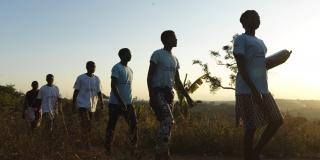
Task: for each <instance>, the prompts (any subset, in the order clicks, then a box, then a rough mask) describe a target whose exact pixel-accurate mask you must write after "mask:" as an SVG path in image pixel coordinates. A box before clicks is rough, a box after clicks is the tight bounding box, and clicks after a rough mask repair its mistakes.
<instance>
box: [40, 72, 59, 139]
mask: <svg viewBox="0 0 320 160" xmlns="http://www.w3.org/2000/svg"><path fill="white" fill-rule="evenodd" d="M46 81H47V84H46V85H44V86H42V87H41V88H40V90H39V93H38V96H37V104H38V105H40V107H41V113H42V121H43V125H44V130H43V131H44V134H46V135H47V136H49V137H48V139H51V138H52V133H53V129H54V120H55V118H56V116H58V111H59V110H60V111H61V108H60V107H61V95H60V92H59V88H58V87H57V86H56V85H54V84H53V81H54V76H53V75H52V74H48V75H47V76H46Z"/></svg>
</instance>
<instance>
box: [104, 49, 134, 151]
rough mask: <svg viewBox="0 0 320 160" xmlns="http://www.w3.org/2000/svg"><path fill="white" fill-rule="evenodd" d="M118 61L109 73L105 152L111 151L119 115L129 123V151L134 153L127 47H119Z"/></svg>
mask: <svg viewBox="0 0 320 160" xmlns="http://www.w3.org/2000/svg"><path fill="white" fill-rule="evenodd" d="M118 55H119V57H120V60H121V61H120V62H119V63H117V64H116V65H114V66H113V68H112V71H111V72H112V74H111V88H112V90H111V93H110V100H109V121H108V126H107V130H106V143H105V148H106V153H108V154H110V153H111V145H112V140H113V137H114V130H115V126H116V124H117V120H118V118H119V117H120V116H122V117H124V118H125V120H126V122H127V123H128V125H129V140H130V145H131V146H130V148H131V149H132V150H131V152H132V153H133V154H135V151H136V148H137V119H136V113H135V110H134V107H133V105H132V88H131V85H132V69H131V68H130V67H129V66H128V62H129V61H130V60H131V52H130V50H129V49H128V48H122V49H120V51H119V53H118Z"/></svg>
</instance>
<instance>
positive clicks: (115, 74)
mask: <svg viewBox="0 0 320 160" xmlns="http://www.w3.org/2000/svg"><path fill="white" fill-rule="evenodd" d="M119 76H120V75H119V68H118V67H117V66H114V67H112V70H111V77H115V78H119ZM99 81H100V80H99Z"/></svg>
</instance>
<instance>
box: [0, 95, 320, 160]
mask: <svg viewBox="0 0 320 160" xmlns="http://www.w3.org/2000/svg"><path fill="white" fill-rule="evenodd" d="M22 99H23V96H22V95H15V98H12V97H11V102H12V103H11V102H10V101H7V102H6V104H5V105H4V104H3V103H1V102H0V106H1V108H0V110H1V113H0V119H1V121H0V144H1V145H0V159H1V160H12V159H14V160H20V159H21V160H41V159H47V160H60V159H61V160H69V159H70V160H79V159H86V157H90V156H91V158H92V156H93V157H94V158H95V159H103V158H104V156H103V153H102V154H100V153H99V154H96V153H94V154H93V155H92V154H90V153H83V151H82V150H80V149H79V144H80V141H81V138H80V137H81V136H80V126H79V118H78V114H76V113H73V112H72V109H71V105H70V101H69V100H66V99H65V100H64V101H63V111H64V114H63V115H64V122H65V123H64V122H63V118H62V116H61V115H60V116H59V117H58V118H57V120H56V124H57V125H56V128H55V131H54V140H52V141H49V142H47V143H44V141H43V138H44V137H45V135H43V134H42V129H41V128H38V129H36V130H34V131H32V130H31V128H30V126H29V124H28V123H27V122H26V121H24V120H23V119H22V113H21V112H22V107H21V104H22V103H21V102H22ZM13 102H14V103H13ZM10 103H11V104H10ZM135 107H136V112H137V118H138V128H139V150H140V152H141V155H142V156H143V157H147V156H149V157H150V155H151V154H152V153H153V148H154V147H153V146H154V135H155V133H156V129H157V125H158V122H157V121H156V120H155V117H154V114H153V112H152V110H151V109H150V107H149V106H148V104H147V103H146V102H137V103H135ZM198 107H199V109H197V108H195V109H194V110H191V116H190V119H188V120H186V119H180V118H177V120H176V121H177V124H176V125H175V126H174V127H173V134H172V144H171V151H172V153H173V154H192V155H211V156H234V157H239V156H241V154H242V136H243V133H242V128H236V127H235V122H234V117H233V116H230V115H233V113H229V111H228V112H224V111H222V110H221V109H215V108H216V106H212V109H211V110H210V111H208V110H206V112H204V111H201V110H202V109H201V107H202V106H198ZM107 114H108V111H107V109H105V110H103V111H101V112H98V113H97V114H96V115H95V121H94V125H93V131H92V135H91V137H92V138H91V142H92V144H93V146H94V147H95V148H98V149H99V148H100V150H102V151H103V149H102V148H103V143H104V136H105V128H106V123H107V119H108V116H107ZM285 115H286V116H285V123H284V125H283V126H282V127H281V129H280V130H279V132H278V133H277V135H276V136H275V137H274V139H273V140H272V141H271V142H270V144H269V145H268V146H267V148H266V149H265V150H264V152H263V154H264V155H265V156H267V157H275V158H280V157H311V158H312V157H317V156H319V155H318V153H320V121H312V120H308V119H306V118H304V117H296V116H290V114H285ZM127 134H128V127H127V125H126V123H125V121H124V120H123V119H120V121H119V123H118V125H117V129H116V136H115V141H114V150H115V153H114V154H115V157H116V159H130V158H129V157H130V154H129V151H128V146H129V145H128V143H127Z"/></svg>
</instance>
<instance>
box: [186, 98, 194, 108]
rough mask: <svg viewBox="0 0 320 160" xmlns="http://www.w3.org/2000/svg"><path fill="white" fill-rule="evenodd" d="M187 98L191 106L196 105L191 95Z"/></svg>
mask: <svg viewBox="0 0 320 160" xmlns="http://www.w3.org/2000/svg"><path fill="white" fill-rule="evenodd" d="M186 99H187V102H188V105H189V106H190V107H193V106H194V102H193V100H192V99H191V98H190V97H186Z"/></svg>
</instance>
